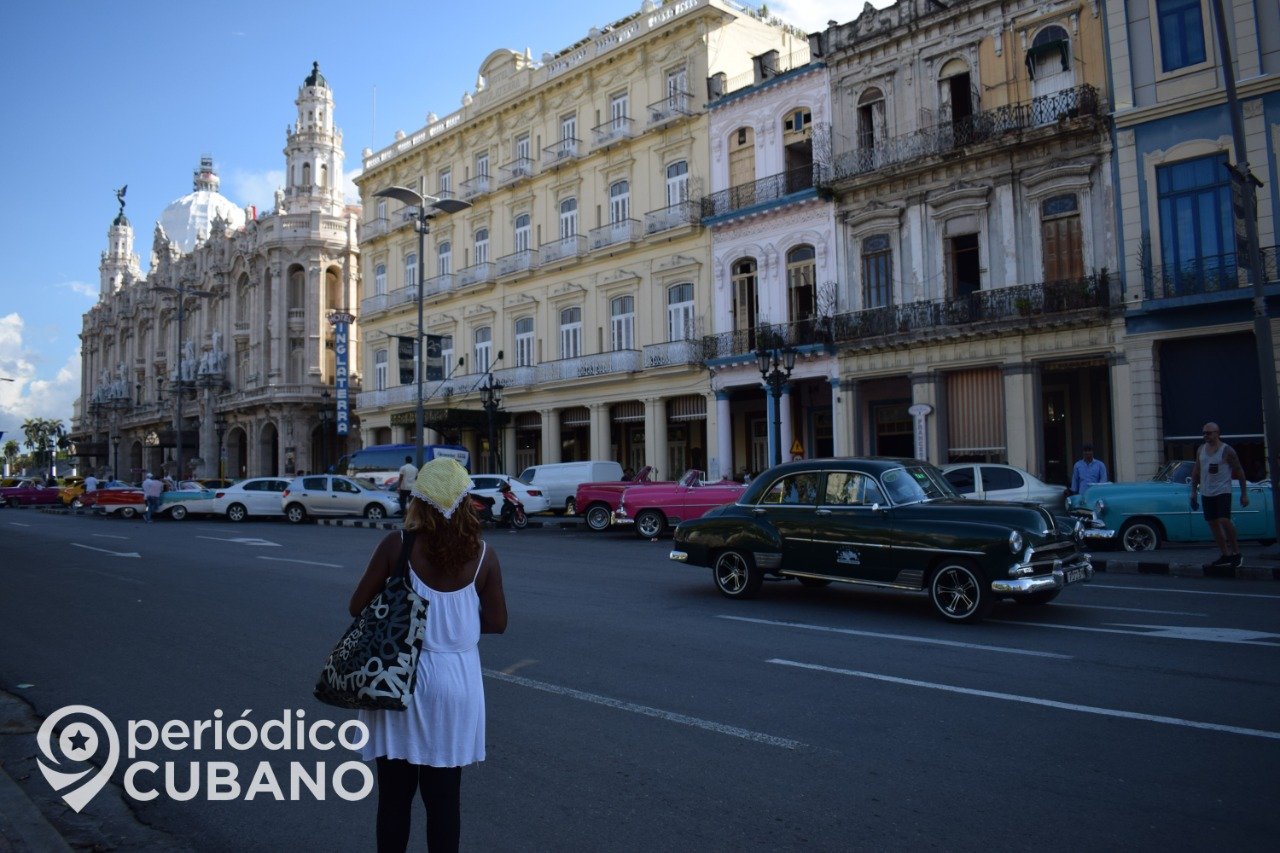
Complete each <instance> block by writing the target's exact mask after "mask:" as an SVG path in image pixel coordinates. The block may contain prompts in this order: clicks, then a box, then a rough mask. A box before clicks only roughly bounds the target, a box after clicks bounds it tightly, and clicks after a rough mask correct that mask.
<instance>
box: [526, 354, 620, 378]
mask: <svg viewBox="0 0 1280 853" xmlns="http://www.w3.org/2000/svg"><path fill="white" fill-rule="evenodd" d="M639 369H640V350H634V349H624V350H614V351H613V352H602V353H596V354H595V355H583V356H579V357H577V358H562V359H559V360H557V361H544V362H542V363H541V364H539V365H538V381H539V382H560V381H563V380H567V379H585V378H588V377H592V376H608V375H610V374H614V373H634V372H635V371H637V370H639Z"/></svg>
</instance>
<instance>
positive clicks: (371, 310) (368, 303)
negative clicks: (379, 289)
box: [237, 293, 391, 332]
mask: <svg viewBox="0 0 1280 853" xmlns="http://www.w3.org/2000/svg"><path fill="white" fill-rule="evenodd" d="M390 302H391V294H389V293H375V294H374V295H373V296H366V297H365V298H364V299H361V300H360V316H361V318H365V317H368V316H369V315H371V314H380V313H382V312H383V311H386V310H387V307H388V306H389V305H390ZM245 325H246V326H248V324H247V323H246V324H245ZM237 331H239V330H238V329H237ZM245 331H246V332H248V331H249V330H248V329H247V328H246V329H245Z"/></svg>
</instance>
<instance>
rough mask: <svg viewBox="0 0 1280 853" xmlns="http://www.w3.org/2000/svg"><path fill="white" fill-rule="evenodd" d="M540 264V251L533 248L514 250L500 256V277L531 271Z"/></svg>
mask: <svg viewBox="0 0 1280 853" xmlns="http://www.w3.org/2000/svg"><path fill="white" fill-rule="evenodd" d="M537 265H538V253H537V252H536V251H535V250H533V249H524V250H522V251H519V252H512V253H511V254H509V255H503V256H502V257H500V258H498V277H499V278H501V277H503V276H508V275H518V274H520V273H525V272H529V271H530V270H532V269H533V268H534V267H536V266H537Z"/></svg>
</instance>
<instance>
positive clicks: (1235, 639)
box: [987, 619, 1280, 649]
mask: <svg viewBox="0 0 1280 853" xmlns="http://www.w3.org/2000/svg"><path fill="white" fill-rule="evenodd" d="M987 621H988V622H990V623H992V624H997V625H1026V626H1028V627H1034V628H1060V629H1062V630H1063V631H1088V632H1089V633H1093V634H1127V635H1129V636H1131V637H1153V638H1155V639H1158V640H1198V641H1200V642H1202V643H1227V644H1229V645H1233V646H1263V647H1265V648H1271V649H1280V644H1277V643H1263V642H1256V641H1257V640H1260V639H1263V638H1266V637H1280V634H1264V633H1262V632H1260V631H1244V630H1239V629H1236V628H1179V627H1176V626H1171V625H1134V626H1131V627H1135V628H1149V629H1150V630H1147V631H1126V630H1123V629H1122V628H1094V627H1092V626H1089V625H1057V624H1054V623H1052V622H1018V621H1016V620H1012V619H989V620H987ZM1116 624H1120V623H1116Z"/></svg>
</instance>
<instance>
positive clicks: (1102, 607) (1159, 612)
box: [1053, 601, 1209, 616]
mask: <svg viewBox="0 0 1280 853" xmlns="http://www.w3.org/2000/svg"><path fill="white" fill-rule="evenodd" d="M1060 607H1078V608H1082V609H1084V610H1121V611H1123V612H1125V613H1154V614H1157V615H1159V616H1208V615H1209V614H1208V613H1189V612H1187V611H1185V610H1148V609H1147V608H1145V607H1108V606H1107V605H1105V604H1063V603H1062V602H1061V601H1055V602H1054V603H1053V609H1054V610H1057V609H1058V608H1060Z"/></svg>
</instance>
